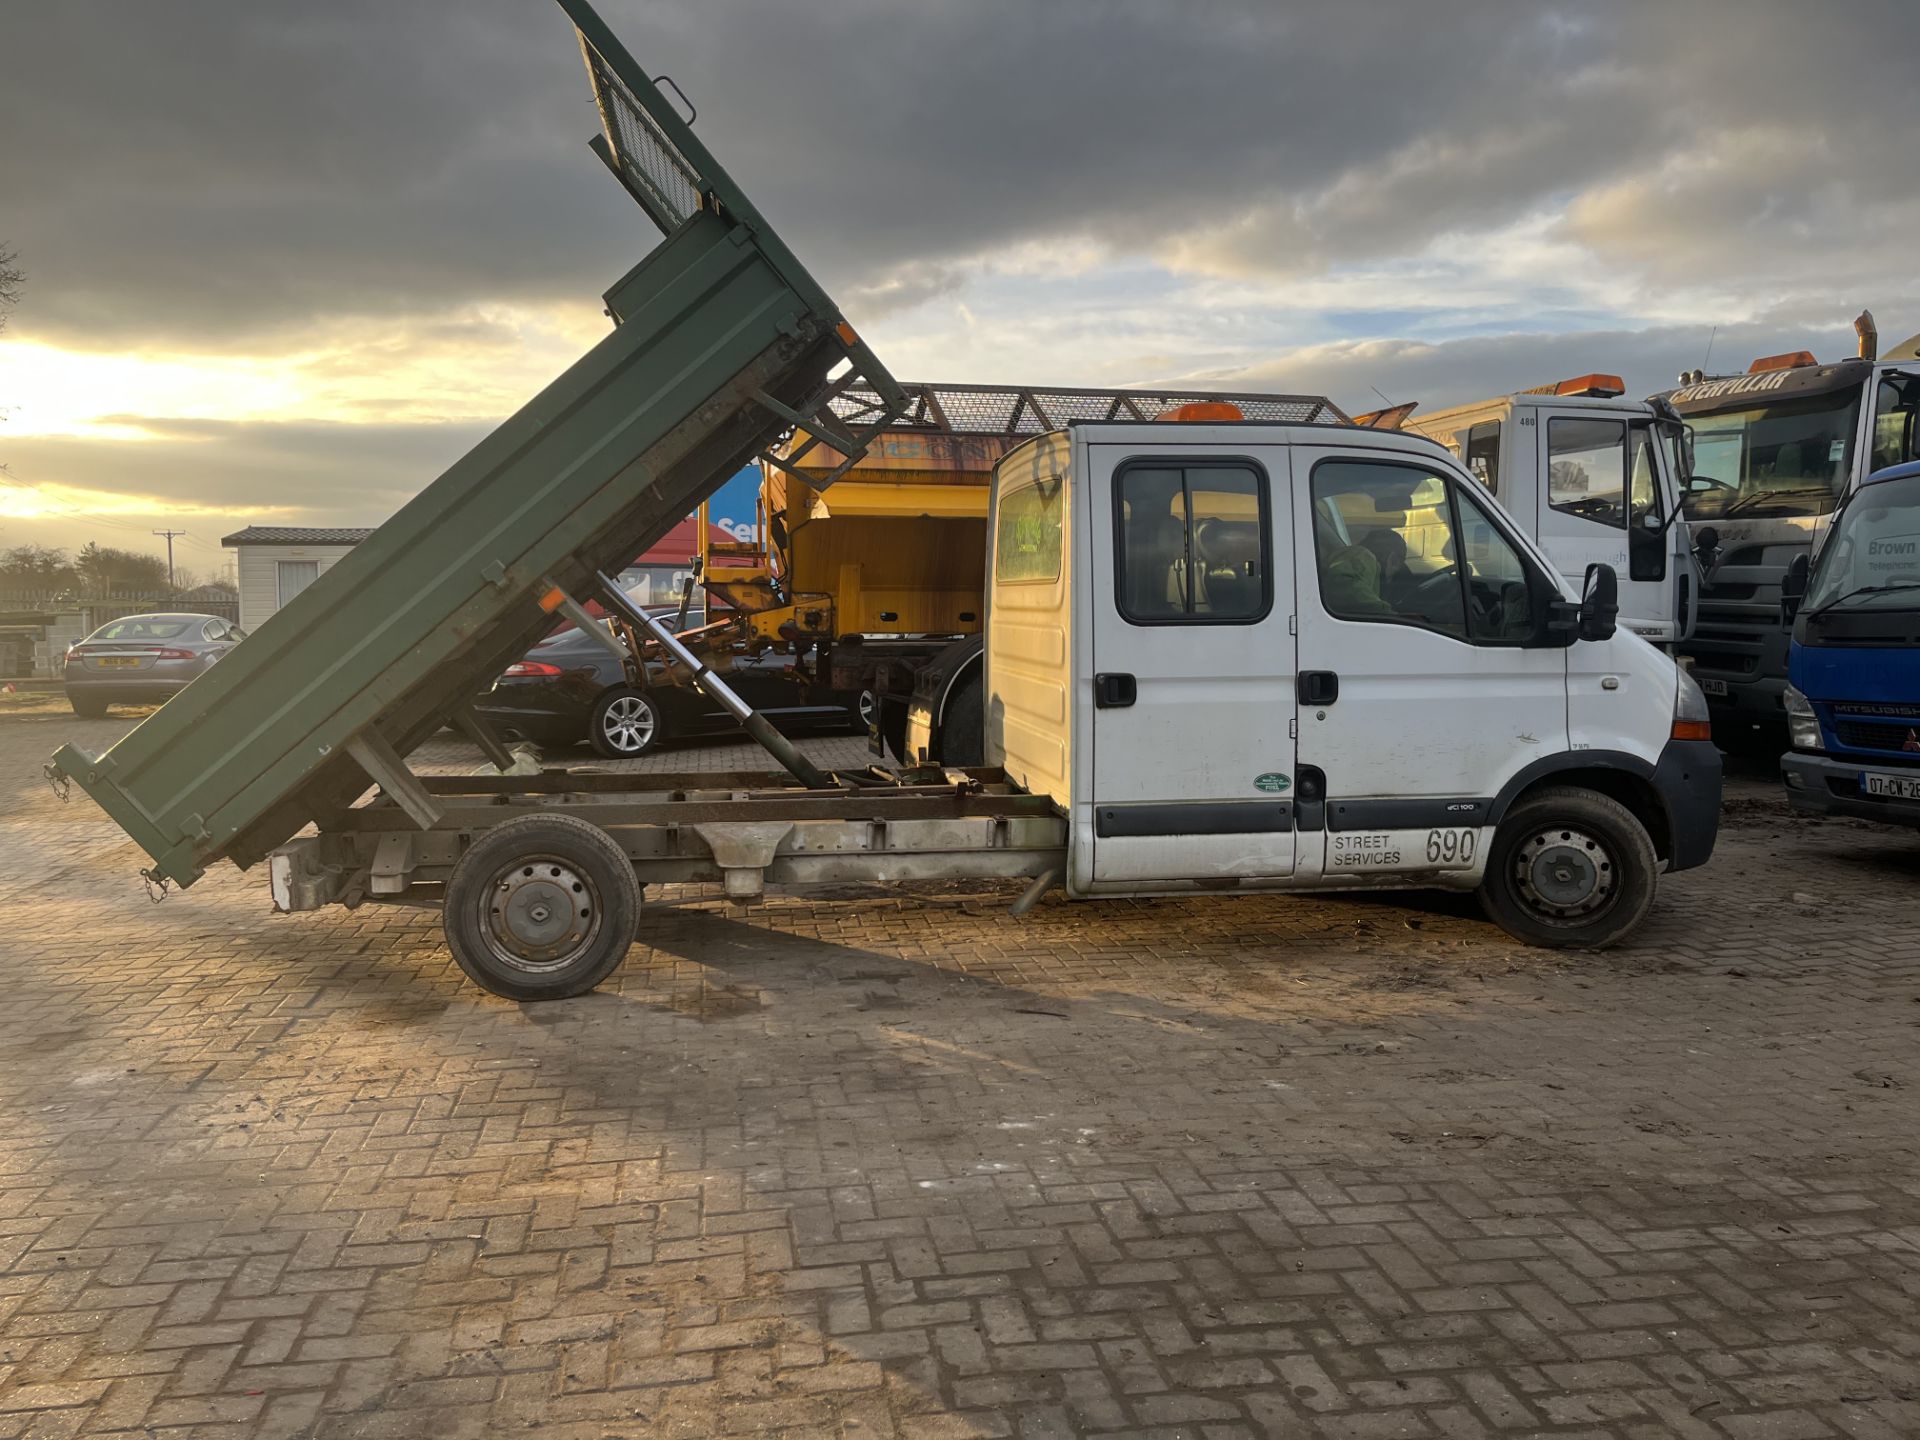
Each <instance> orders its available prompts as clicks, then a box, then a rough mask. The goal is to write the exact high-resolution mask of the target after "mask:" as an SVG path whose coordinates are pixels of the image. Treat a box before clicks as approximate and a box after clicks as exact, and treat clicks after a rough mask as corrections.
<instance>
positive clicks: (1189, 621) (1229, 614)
mask: <svg viewBox="0 0 1920 1440" xmlns="http://www.w3.org/2000/svg"><path fill="white" fill-rule="evenodd" d="M1113 504H1114V536H1115V550H1116V555H1115V564H1114V571H1115V586H1116V591H1117V593H1116V597H1115V598H1116V600H1117V601H1118V604H1119V609H1120V613H1121V614H1122V615H1123V616H1125V617H1126V618H1127V619H1128V620H1130V621H1131V622H1132V623H1134V624H1135V625H1248V624H1251V623H1253V622H1254V621H1256V620H1259V619H1260V618H1261V617H1262V616H1264V615H1265V614H1266V613H1267V611H1268V610H1270V609H1271V608H1272V607H1273V563H1272V562H1273V555H1272V544H1271V540H1270V538H1269V537H1270V536H1271V535H1272V524H1271V520H1270V517H1269V514H1268V498H1267V477H1266V475H1265V473H1264V472H1263V471H1262V470H1261V469H1260V468H1259V467H1258V466H1256V465H1253V464H1252V463H1250V462H1249V463H1238V462H1235V463H1221V462H1208V463H1205V464H1200V463H1191V464H1189V463H1178V462H1162V461H1155V462H1152V463H1130V464H1127V465H1124V466H1122V467H1121V469H1120V471H1119V473H1118V474H1117V475H1116V476H1115V477H1114V482H1113Z"/></svg>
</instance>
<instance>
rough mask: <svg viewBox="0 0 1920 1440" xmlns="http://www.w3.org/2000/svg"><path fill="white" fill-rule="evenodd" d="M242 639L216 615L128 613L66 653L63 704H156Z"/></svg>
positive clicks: (95, 708)
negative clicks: (64, 698) (65, 700)
mask: <svg viewBox="0 0 1920 1440" xmlns="http://www.w3.org/2000/svg"><path fill="white" fill-rule="evenodd" d="M245 638H246V632H245V631H244V630H242V629H241V628H240V627H239V626H238V625H229V624H228V623H227V622H226V621H225V620H222V619H221V618H220V617H219V616H218V615H128V616H126V617H125V618H123V619H120V620H111V621H108V622H107V623H106V624H105V625H102V626H101V627H100V628H99V629H98V630H96V631H94V632H93V633H92V634H91V635H89V636H87V638H86V639H84V640H82V641H81V642H80V643H79V644H78V645H75V646H73V647H72V648H71V649H69V650H68V651H67V664H66V674H65V680H66V686H67V703H68V704H69V705H71V706H73V713H74V714H76V715H104V714H106V713H107V707H108V706H109V705H158V704H161V703H163V702H165V701H167V700H170V699H172V698H173V696H175V695H176V694H178V693H179V692H180V691H182V690H184V689H186V688H187V685H188V683H189V682H190V681H193V680H195V679H197V678H198V677H200V676H201V675H204V674H205V673H206V672H207V670H208V669H209V668H210V667H211V666H212V665H213V662H214V661H216V660H218V659H219V658H220V657H221V656H222V655H224V654H226V653H227V652H228V651H229V650H231V649H233V647H234V646H236V645H238V644H239V643H240V642H241V641H242V640H244V639H245Z"/></svg>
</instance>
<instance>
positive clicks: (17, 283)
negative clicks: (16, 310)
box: [0, 245, 27, 330]
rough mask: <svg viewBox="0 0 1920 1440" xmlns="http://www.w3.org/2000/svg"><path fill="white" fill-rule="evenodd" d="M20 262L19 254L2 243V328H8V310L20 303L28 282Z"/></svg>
mask: <svg viewBox="0 0 1920 1440" xmlns="http://www.w3.org/2000/svg"><path fill="white" fill-rule="evenodd" d="M19 262H20V257H19V255H18V254H16V253H15V252H14V251H12V250H9V249H8V248H7V247H6V246H5V245H0V330H4V329H6V328H7V311H9V310H11V309H12V308H13V307H14V306H15V305H18V304H19V303H20V291H21V288H22V287H23V286H24V285H25V284H26V282H27V272H26V271H24V270H22V269H21V268H20V263H19Z"/></svg>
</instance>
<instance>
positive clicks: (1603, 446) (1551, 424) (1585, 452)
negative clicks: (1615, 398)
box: [1547, 417, 1627, 530]
mask: <svg viewBox="0 0 1920 1440" xmlns="http://www.w3.org/2000/svg"><path fill="white" fill-rule="evenodd" d="M1626 480H1627V422H1626V421H1624V420H1586V419H1569V418H1565V417H1562V418H1559V419H1553V420H1549V421H1548V422H1547V503H1548V504H1550V505H1552V506H1553V508H1554V509H1556V510H1560V511H1564V512H1565V513H1566V514H1569V515H1578V516H1580V517H1581V518H1582V519H1583V520H1591V521H1593V522H1595V523H1596V524H1600V525H1612V526H1615V527H1617V528H1619V529H1622V530H1624V529H1626V526H1627V495H1626Z"/></svg>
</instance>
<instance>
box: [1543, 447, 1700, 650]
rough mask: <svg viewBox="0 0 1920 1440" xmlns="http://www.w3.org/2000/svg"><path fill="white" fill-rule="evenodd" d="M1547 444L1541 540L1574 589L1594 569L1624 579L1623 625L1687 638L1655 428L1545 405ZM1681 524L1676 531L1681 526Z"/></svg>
mask: <svg viewBox="0 0 1920 1440" xmlns="http://www.w3.org/2000/svg"><path fill="white" fill-rule="evenodd" d="M1535 444H1537V445H1538V446H1539V462H1538V463H1539V474H1540V477H1541V480H1542V482H1543V483H1542V484H1541V485H1540V486H1539V487H1538V505H1539V510H1538V517H1539V519H1538V528H1537V529H1536V531H1535V533H1536V534H1537V535H1538V536H1539V537H1540V546H1541V548H1542V549H1544V550H1545V551H1546V552H1547V554H1548V555H1549V556H1551V557H1552V559H1553V561H1554V564H1555V565H1556V566H1557V567H1558V568H1559V570H1560V573H1561V574H1562V575H1564V576H1566V578H1567V580H1568V581H1569V582H1570V583H1571V584H1572V586H1573V587H1574V589H1575V590H1578V589H1579V588H1580V586H1581V584H1582V582H1583V581H1584V580H1585V578H1586V573H1587V566H1589V565H1599V564H1605V565H1611V566H1612V567H1613V568H1614V572H1615V573H1616V574H1617V575H1618V576H1619V577H1620V623H1621V624H1622V625H1625V626H1626V627H1627V628H1629V629H1631V630H1632V631H1634V633H1635V634H1638V635H1642V636H1644V637H1645V638H1647V639H1649V640H1652V641H1653V642H1655V643H1656V644H1666V645H1671V644H1673V643H1674V642H1675V641H1677V640H1678V639H1679V638H1680V628H1681V627H1680V622H1681V620H1682V618H1683V617H1681V616H1680V615H1679V614H1678V613H1677V609H1678V589H1677V586H1676V576H1675V574H1674V565H1673V556H1672V551H1673V545H1674V542H1673V537H1672V532H1671V531H1670V530H1667V529H1665V528H1664V527H1665V525H1666V521H1667V519H1668V515H1669V509H1668V507H1669V505H1670V504H1671V496H1670V493H1669V492H1670V490H1671V488H1672V487H1671V485H1670V484H1668V483H1667V482H1666V481H1665V480H1664V478H1663V473H1662V466H1661V465H1660V462H1659V456H1658V453H1657V451H1658V447H1657V445H1656V444H1655V440H1654V434H1653V428H1652V425H1651V424H1650V422H1649V421H1648V420H1646V419H1630V418H1629V417H1628V416H1626V415H1623V414H1609V413H1606V412H1604V411H1572V412H1561V413H1558V414H1556V413H1554V412H1553V411H1551V410H1547V409H1542V410H1541V411H1540V412H1539V424H1538V426H1537V430H1536V439H1535ZM1676 528H1677V527H1676Z"/></svg>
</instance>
